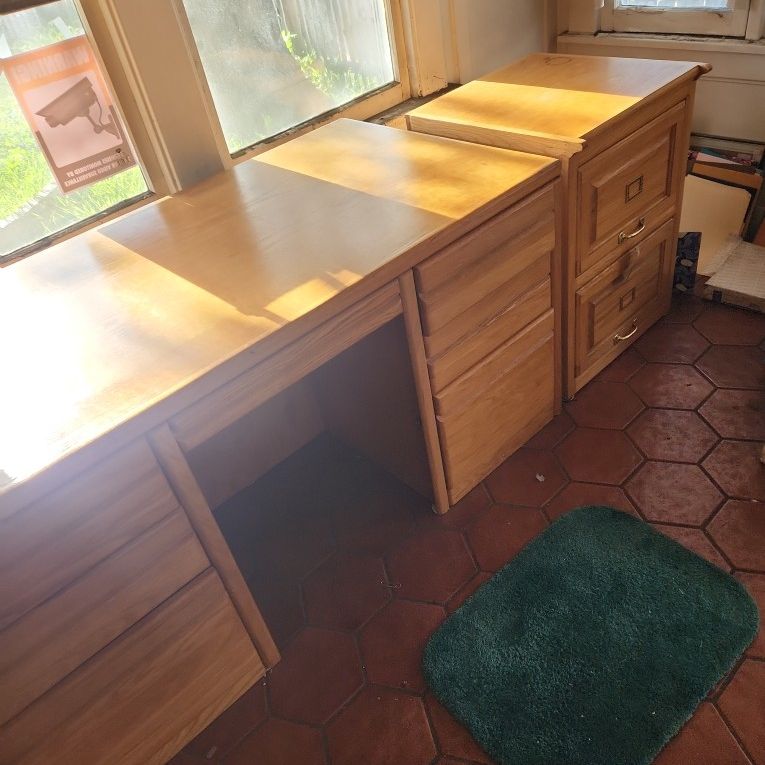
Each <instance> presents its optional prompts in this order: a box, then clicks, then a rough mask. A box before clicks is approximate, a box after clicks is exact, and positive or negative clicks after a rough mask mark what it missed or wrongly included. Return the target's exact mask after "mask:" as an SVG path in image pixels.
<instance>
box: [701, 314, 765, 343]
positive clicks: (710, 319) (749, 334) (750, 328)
mask: <svg viewBox="0 0 765 765" xmlns="http://www.w3.org/2000/svg"><path fill="white" fill-rule="evenodd" d="M693 326H694V327H695V328H696V329H697V330H698V331H699V332H701V334H702V335H704V337H706V339H707V340H709V342H710V343H715V344H717V345H759V344H760V343H761V342H762V341H763V340H765V315H763V314H761V313H755V312H754V311H744V310H739V309H737V308H730V307H728V306H723V305H710V306H707V307H706V309H705V310H704V313H703V315H702V316H700V317H699V318H698V319H696V321H695V322H694V324H693Z"/></svg>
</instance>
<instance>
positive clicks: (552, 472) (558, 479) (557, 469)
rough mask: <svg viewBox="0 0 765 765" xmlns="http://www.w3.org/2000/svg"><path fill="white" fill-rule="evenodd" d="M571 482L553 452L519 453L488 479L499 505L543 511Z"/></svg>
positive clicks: (531, 450) (526, 450) (528, 450)
mask: <svg viewBox="0 0 765 765" xmlns="http://www.w3.org/2000/svg"><path fill="white" fill-rule="evenodd" d="M567 481H568V478H566V474H565V473H564V472H563V470H562V468H561V466H560V463H559V462H558V460H557V459H556V458H555V455H554V454H553V453H552V452H548V451H538V450H536V449H519V450H518V451H517V452H516V453H515V454H514V455H513V456H512V457H510V458H509V459H507V460H505V462H503V463H502V464H501V465H500V466H499V467H498V468H497V469H496V470H495V471H494V472H493V473H492V474H491V475H490V476H489V477H488V478H487V479H486V486H487V487H488V489H489V493H490V494H491V496H492V497H494V500H495V501H496V502H504V503H506V504H508V505H524V506H525V507H541V506H542V505H544V504H545V502H549V500H550V499H551V498H552V497H554V496H555V495H556V494H557V493H558V492H559V491H560V490H561V489H562V488H563V487H564V486H565V485H566V483H567Z"/></svg>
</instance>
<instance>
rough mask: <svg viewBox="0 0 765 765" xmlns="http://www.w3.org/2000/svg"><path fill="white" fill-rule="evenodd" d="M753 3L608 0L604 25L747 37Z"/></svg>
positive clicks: (613, 28)
mask: <svg viewBox="0 0 765 765" xmlns="http://www.w3.org/2000/svg"><path fill="white" fill-rule="evenodd" d="M749 5H750V3H749V0H606V2H605V4H604V7H603V11H602V19H601V21H602V23H601V27H602V29H603V30H605V31H616V32H658V33H662V32H664V33H675V34H692V35H720V36H725V37H744V35H745V34H746V27H747V19H748V16H749Z"/></svg>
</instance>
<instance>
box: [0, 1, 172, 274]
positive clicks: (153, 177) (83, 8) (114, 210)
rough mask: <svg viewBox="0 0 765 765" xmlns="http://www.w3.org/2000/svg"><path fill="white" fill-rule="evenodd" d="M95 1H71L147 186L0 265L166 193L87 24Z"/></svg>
mask: <svg viewBox="0 0 765 765" xmlns="http://www.w3.org/2000/svg"><path fill="white" fill-rule="evenodd" d="M97 1H98V0H73V3H74V6H75V8H76V9H77V13H78V15H79V17H80V22H81V23H82V27H83V30H84V34H85V36H86V37H87V39H88V41H89V42H90V44H91V47H92V48H93V54H94V56H95V59H96V62H97V63H98V66H99V68H100V70H101V76H102V77H103V80H104V82H105V83H106V87H107V88H108V89H109V92H110V95H111V99H112V104H113V106H114V108H115V109H116V110H117V113H118V114H119V116H120V119H121V121H122V128H123V130H124V131H125V133H126V134H127V138H128V140H129V142H130V143H131V145H132V147H133V151H134V154H135V159H136V165H137V166H138V167H139V169H140V170H141V173H142V174H143V177H144V181H145V182H146V186H147V189H148V190H147V191H146V192H144V193H143V194H139V195H138V196H136V197H131V198H129V199H125V200H123V201H122V202H118V203H117V204H115V205H113V206H112V207H110V208H108V209H106V210H103V211H102V212H100V213H96V214H95V215H91V216H90V217H88V218H85V219H84V220H82V221H80V222H77V223H72V224H70V225H68V226H65V227H64V228H62V229H60V230H59V231H54V232H52V233H50V234H47V235H45V236H43V237H41V238H40V239H38V240H37V241H35V242H30V243H29V244H27V245H25V246H23V247H19V248H18V249H16V250H13V251H12V252H9V253H8V254H6V255H0V269H2V268H6V267H7V266H9V265H11V264H13V263H15V262H17V261H19V260H22V259H23V258H26V257H28V256H30V255H33V254H34V253H36V252H40V251H42V250H45V249H47V248H48V247H51V246H53V245H54V244H57V243H58V242H63V241H65V240H67V239H71V238H72V237H74V236H77V235H78V234H81V233H83V232H85V231H89V230H91V229H93V228H96V227H97V226H100V225H103V224H104V223H107V222H109V221H110V220H113V219H115V218H118V217H121V216H123V215H125V214H127V213H129V212H131V211H133V210H137V209H139V208H141V207H144V206H145V205H147V204H150V203H151V202H153V201H154V200H156V199H157V198H158V197H159V196H162V195H164V194H165V193H166V185H165V183H164V178H163V177H162V176H161V175H160V174H159V173H157V172H156V169H155V168H153V167H152V166H151V164H150V163H147V162H146V161H145V159H144V154H143V152H142V146H141V145H140V144H141V142H140V141H139V140H137V136H136V135H135V133H134V131H133V129H132V128H133V124H131V120H130V119H129V118H128V115H127V114H126V113H125V110H124V109H123V106H122V102H121V98H120V96H121V93H123V92H124V91H121V90H120V89H118V88H116V87H115V83H114V81H113V80H112V76H111V71H110V68H109V66H108V65H107V62H106V61H105V60H104V57H103V55H102V51H101V47H100V45H99V39H98V38H97V36H96V35H95V34H94V30H93V28H92V26H91V18H92V17H93V14H92V12H91V13H89V12H88V7H89V10H90V11H92V10H93V3H94V2H97ZM41 4H45V3H40V2H30V3H29V4H24V3H20V4H19V7H13V8H9V9H8V12H10V13H15V12H18V11H23V10H26V9H27V8H34V7H36V6H38V5H41Z"/></svg>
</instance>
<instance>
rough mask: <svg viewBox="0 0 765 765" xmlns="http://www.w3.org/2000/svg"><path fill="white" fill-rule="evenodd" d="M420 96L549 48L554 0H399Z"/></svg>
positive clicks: (553, 26) (553, 34)
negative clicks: (408, 19) (405, 17)
mask: <svg viewBox="0 0 765 765" xmlns="http://www.w3.org/2000/svg"><path fill="white" fill-rule="evenodd" d="M404 2H405V7H406V8H407V12H408V13H409V15H410V17H411V23H412V28H413V29H414V31H415V32H416V35H415V36H414V37H412V36H411V35H410V37H409V39H408V41H407V42H408V44H409V46H410V54H411V56H412V58H413V59H414V61H415V66H416V68H417V71H418V77H417V83H416V84H415V89H418V90H419V93H420V94H421V95H425V94H427V93H432V92H434V91H436V90H439V89H440V88H442V87H443V86H444V85H445V84H446V83H447V82H452V83H454V82H459V83H465V82H470V81H471V80H474V79H476V77H481V76H482V75H484V74H487V73H488V72H491V71H493V70H494V69H498V68H499V67H501V66H504V65H505V64H509V63H510V62H511V61H515V60H516V59H518V58H522V57H523V56H525V55H527V54H528V53H534V52H537V51H543V50H552V48H553V46H554V44H555V35H556V32H557V27H556V21H555V15H556V5H555V0H404Z"/></svg>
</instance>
